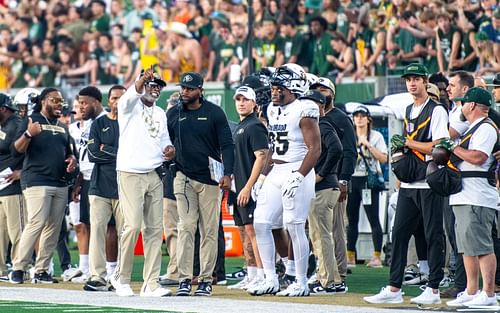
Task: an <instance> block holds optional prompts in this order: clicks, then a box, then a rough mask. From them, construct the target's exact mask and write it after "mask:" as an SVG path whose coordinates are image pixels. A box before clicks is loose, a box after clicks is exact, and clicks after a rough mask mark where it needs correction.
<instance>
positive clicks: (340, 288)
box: [325, 281, 349, 293]
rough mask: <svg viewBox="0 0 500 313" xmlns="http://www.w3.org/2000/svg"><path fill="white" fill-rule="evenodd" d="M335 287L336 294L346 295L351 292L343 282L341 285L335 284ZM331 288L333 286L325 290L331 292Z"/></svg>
mask: <svg viewBox="0 0 500 313" xmlns="http://www.w3.org/2000/svg"><path fill="white" fill-rule="evenodd" d="M333 287H334V288H335V293H346V292H347V291H348V290H349V288H347V285H346V284H345V281H343V282H341V283H340V284H335V285H334V286H333ZM331 288H332V286H331V285H330V286H329V287H326V288H325V290H326V291H327V292H329V291H328V289H331Z"/></svg>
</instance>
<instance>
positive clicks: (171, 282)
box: [158, 276, 179, 286]
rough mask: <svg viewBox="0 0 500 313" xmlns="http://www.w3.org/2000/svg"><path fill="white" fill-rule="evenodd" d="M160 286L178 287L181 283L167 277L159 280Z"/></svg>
mask: <svg viewBox="0 0 500 313" xmlns="http://www.w3.org/2000/svg"><path fill="white" fill-rule="evenodd" d="M158 284H160V285H162V286H178V285H179V281H178V280H175V279H170V278H167V277H162V276H160V279H159V280H158Z"/></svg>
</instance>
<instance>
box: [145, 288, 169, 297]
mask: <svg viewBox="0 0 500 313" xmlns="http://www.w3.org/2000/svg"><path fill="white" fill-rule="evenodd" d="M171 295H172V291H171V290H170V289H168V288H163V287H158V288H156V289H155V290H154V291H151V288H149V286H147V285H146V287H145V288H143V289H142V290H141V293H140V296H141V297H157V298H159V297H168V296H171Z"/></svg>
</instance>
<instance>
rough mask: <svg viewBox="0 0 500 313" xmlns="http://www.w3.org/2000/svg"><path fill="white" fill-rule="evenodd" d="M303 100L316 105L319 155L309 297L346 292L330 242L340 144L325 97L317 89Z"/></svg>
mask: <svg viewBox="0 0 500 313" xmlns="http://www.w3.org/2000/svg"><path fill="white" fill-rule="evenodd" d="M302 98H303V99H310V100H312V101H314V102H315V103H316V104H317V105H318V109H319V116H320V118H319V130H320V134H321V155H320V156H319V159H318V162H317V163H316V165H315V166H314V170H315V172H316V185H315V192H316V197H315V198H314V200H313V201H312V204H311V208H310V210H309V217H308V220H309V234H310V237H311V242H312V245H313V248H314V255H316V256H317V257H318V262H319V264H318V272H317V281H315V282H313V283H312V284H311V285H309V289H310V292H311V294H334V293H343V292H345V291H347V288H346V286H345V283H344V282H343V281H342V279H341V277H340V275H339V272H338V270H337V261H336V259H335V255H334V251H335V241H334V239H333V235H332V232H333V223H332V221H333V216H334V211H333V210H334V207H335V205H336V203H337V200H338V198H339V196H340V190H339V182H338V178H337V166H338V163H339V160H340V158H341V157H342V143H341V141H340V139H339V137H338V135H337V132H336V131H335V128H333V126H332V124H330V122H329V121H328V120H327V119H326V118H325V105H326V97H325V96H324V95H322V94H321V93H320V92H319V91H317V90H310V91H308V92H307V93H306V94H305V95H304V96H303V97H302Z"/></svg>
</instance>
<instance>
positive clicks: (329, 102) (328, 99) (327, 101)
mask: <svg viewBox="0 0 500 313" xmlns="http://www.w3.org/2000/svg"><path fill="white" fill-rule="evenodd" d="M332 99H333V97H332V96H326V101H325V105H326V106H329V105H330V104H332Z"/></svg>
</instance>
